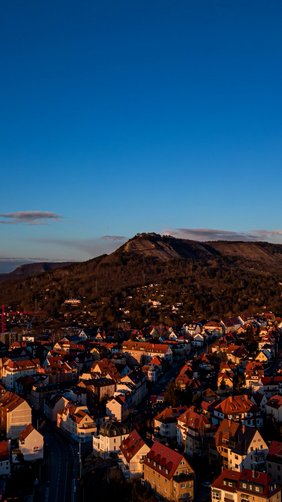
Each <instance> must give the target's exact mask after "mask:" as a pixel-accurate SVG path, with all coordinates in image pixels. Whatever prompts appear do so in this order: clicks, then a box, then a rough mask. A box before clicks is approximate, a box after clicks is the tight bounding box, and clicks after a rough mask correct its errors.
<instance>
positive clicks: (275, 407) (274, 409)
mask: <svg viewBox="0 0 282 502" xmlns="http://www.w3.org/2000/svg"><path fill="white" fill-rule="evenodd" d="M265 412H266V414H267V415H268V416H271V417H273V420H275V422H277V423H281V422H282V396H281V395H278V394H277V395H275V396H272V397H271V398H269V400H268V401H267V403H266V405H265Z"/></svg>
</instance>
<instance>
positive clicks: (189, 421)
mask: <svg viewBox="0 0 282 502" xmlns="http://www.w3.org/2000/svg"><path fill="white" fill-rule="evenodd" d="M178 423H182V424H184V425H185V426H186V427H188V428H189V429H193V430H195V431H203V430H204V429H206V428H207V427H208V426H209V425H210V423H209V420H208V418H207V417H206V415H203V414H202V413H197V412H196V408H195V406H191V408H189V409H188V410H186V411H185V412H184V413H182V415H180V417H179V418H178Z"/></svg>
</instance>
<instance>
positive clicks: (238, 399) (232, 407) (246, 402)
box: [215, 394, 258, 415]
mask: <svg viewBox="0 0 282 502" xmlns="http://www.w3.org/2000/svg"><path fill="white" fill-rule="evenodd" d="M215 410H218V411H221V413H223V414H224V415H236V414H238V413H248V412H250V411H257V410H258V408H257V406H256V405H255V404H254V403H253V402H252V401H251V400H250V399H249V398H248V396H246V395H245V394H241V395H239V396H228V397H227V398H226V399H224V400H223V401H221V403H219V404H218V405H217V406H215Z"/></svg>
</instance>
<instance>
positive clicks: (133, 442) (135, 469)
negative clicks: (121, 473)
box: [119, 430, 150, 477]
mask: <svg viewBox="0 0 282 502" xmlns="http://www.w3.org/2000/svg"><path fill="white" fill-rule="evenodd" d="M149 451H150V448H149V446H148V445H147V444H146V443H145V441H144V440H143V439H142V438H141V436H140V435H139V434H138V432H137V431H136V430H133V431H132V432H130V434H129V435H128V436H127V438H125V439H124V440H123V441H122V443H121V445H120V455H119V457H120V458H121V460H122V462H123V464H124V465H125V467H126V468H127V469H128V471H129V473H130V476H132V477H134V476H141V475H142V474H143V461H144V458H145V456H146V455H147V453H149Z"/></svg>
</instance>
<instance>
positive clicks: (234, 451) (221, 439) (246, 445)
mask: <svg viewBox="0 0 282 502" xmlns="http://www.w3.org/2000/svg"><path fill="white" fill-rule="evenodd" d="M215 441H216V448H217V451H218V453H219V454H220V456H221V461H222V465H223V467H224V468H226V469H232V470H234V471H242V470H243V469H255V470H257V471H259V470H263V469H265V465H266V464H265V462H266V456H267V453H268V445H267V443H266V442H265V441H264V439H263V437H262V436H261V434H260V432H259V431H258V430H256V429H255V428H254V427H245V425H242V424H241V423H239V422H234V421H231V420H226V419H225V420H223V421H222V422H221V424H220V425H219V427H218V430H217V432H216V435H215Z"/></svg>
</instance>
